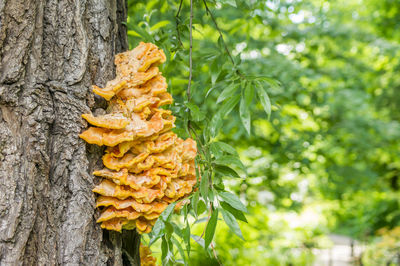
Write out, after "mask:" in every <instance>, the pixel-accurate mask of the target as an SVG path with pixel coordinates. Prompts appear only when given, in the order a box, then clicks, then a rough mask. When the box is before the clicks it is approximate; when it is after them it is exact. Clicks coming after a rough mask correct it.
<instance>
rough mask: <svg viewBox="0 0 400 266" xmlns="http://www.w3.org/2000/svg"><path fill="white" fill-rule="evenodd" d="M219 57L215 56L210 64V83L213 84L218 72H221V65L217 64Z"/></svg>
mask: <svg viewBox="0 0 400 266" xmlns="http://www.w3.org/2000/svg"><path fill="white" fill-rule="evenodd" d="M219 61H220V59H219V57H217V58H216V59H215V60H214V61H213V62H212V63H211V66H210V75H211V83H212V84H213V85H214V84H215V81H216V80H217V78H218V76H219V74H220V73H221V67H220V65H219Z"/></svg>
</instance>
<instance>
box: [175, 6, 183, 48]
mask: <svg viewBox="0 0 400 266" xmlns="http://www.w3.org/2000/svg"><path fill="white" fill-rule="evenodd" d="M182 3H183V0H181V2H180V4H179V8H178V12H176V15H175V24H176V33H177V35H178V41H179V44H180V45H181V46H182V47H183V43H182V40H181V33H180V32H179V24H180V21H179V15H180V13H181V10H182Z"/></svg>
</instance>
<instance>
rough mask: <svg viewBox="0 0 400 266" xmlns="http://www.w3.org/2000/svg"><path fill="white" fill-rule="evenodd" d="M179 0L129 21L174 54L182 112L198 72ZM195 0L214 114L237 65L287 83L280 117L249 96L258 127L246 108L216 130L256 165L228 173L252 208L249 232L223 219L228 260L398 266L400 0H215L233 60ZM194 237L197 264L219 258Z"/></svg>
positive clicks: (202, 91)
mask: <svg viewBox="0 0 400 266" xmlns="http://www.w3.org/2000/svg"><path fill="white" fill-rule="evenodd" d="M180 3H181V2H180V1H179V0H174V1H172V0H168V1H159V0H144V1H139V0H129V1H128V13H129V14H128V21H127V26H128V38H129V42H130V46H131V48H132V47H135V46H136V45H137V44H138V42H139V41H152V42H155V43H156V44H157V45H159V46H160V47H162V48H163V49H164V51H165V52H166V54H167V57H168V61H167V63H166V64H165V66H163V68H162V71H163V75H164V76H165V77H166V78H167V81H168V83H169V91H170V92H171V93H172V95H173V97H174V99H175V102H176V104H175V105H174V106H173V107H172V109H173V110H174V112H175V115H176V116H177V117H178V121H180V116H181V112H182V111H181V109H179V103H182V102H183V101H184V99H185V98H184V95H185V90H186V87H187V83H188V76H189V67H188V62H189V59H188V47H189V45H188V40H189V26H188V25H189V17H190V13H189V12H190V10H189V1H186V0H185V1H182V5H181V10H180V13H179V17H178V18H177V17H176V14H177V12H178V10H179V6H180ZM193 3H194V12H193V13H194V20H193V26H194V29H193V84H192V91H193V92H192V94H193V96H192V100H193V101H194V102H195V103H196V105H197V106H198V107H199V108H200V110H201V111H202V112H203V113H205V114H206V118H205V119H208V118H211V117H212V114H214V113H216V112H217V111H218V107H219V104H218V103H219V102H221V101H222V100H223V99H222V98H224V97H228V95H225V96H224V95H223V94H222V92H223V91H224V88H225V87H226V86H227V85H226V84H227V83H226V82H227V79H228V77H229V75H231V72H235V71H236V69H239V70H240V72H241V73H244V75H249V76H250V75H254V76H257V75H263V76H267V77H270V78H271V83H270V84H275V83H274V81H276V86H268V88H267V89H266V91H267V92H268V95H269V98H270V99H271V103H272V113H271V116H270V117H269V118H268V117H267V115H266V113H265V112H264V110H263V106H262V105H261V104H260V103H258V102H257V101H255V100H254V101H253V102H251V103H250V104H249V108H250V112H251V135H249V134H248V133H247V132H246V130H245V128H244V127H243V125H242V123H241V121H240V115H239V111H238V110H237V109H238V108H235V109H234V110H233V111H232V112H231V113H230V114H229V116H228V117H227V118H226V119H225V120H224V122H223V127H222V128H221V132H220V133H219V134H218V136H217V137H216V138H217V139H218V140H221V141H224V142H226V143H229V144H231V145H232V146H233V147H235V148H236V150H237V152H238V153H239V156H240V158H241V160H242V162H243V163H244V164H245V166H246V168H247V171H248V175H247V176H242V178H237V179H226V180H224V184H225V186H226V188H227V189H228V190H230V191H232V192H234V193H235V194H236V195H239V196H240V199H241V200H242V202H243V203H245V205H246V206H247V208H248V210H249V213H248V214H247V215H246V218H247V220H248V223H245V222H239V224H240V228H241V230H242V233H243V236H244V238H245V240H244V241H243V240H241V239H240V238H238V237H236V236H235V235H234V234H232V233H231V232H230V231H229V229H228V227H227V226H226V225H225V224H224V223H222V222H221V223H219V224H218V227H217V231H216V235H215V238H214V241H215V251H216V254H217V255H218V259H219V261H220V263H221V264H223V265H400V227H399V226H400V202H399V199H400V197H399V196H400V192H399V189H400V180H399V175H400V160H399V158H400V145H399V144H400V141H399V140H400V123H399V122H400V121H399V119H400V73H399V70H400V61H399V59H400V49H399V48H400V43H399V41H400V39H399V38H400V30H399V27H400V1H399V0H352V1H345V0H343V1H301V0H286V1H284V0H282V1H258V0H243V1H242V0H218V1H206V3H207V4H208V8H209V9H210V11H211V13H212V14H213V18H214V19H215V21H216V22H217V25H218V28H219V30H220V32H221V33H222V34H223V37H224V41H225V43H226V45H227V48H228V50H229V52H230V53H231V56H232V58H233V59H234V63H235V67H233V66H234V65H233V64H232V62H230V58H229V55H227V52H226V50H225V46H224V43H223V42H222V40H221V38H220V37H219V36H220V34H219V31H218V28H216V26H215V24H214V22H213V20H212V17H211V16H210V15H208V14H207V12H206V8H205V5H204V1H201V0H197V1H193ZM236 66H237V68H236ZM278 84H279V85H278ZM226 93H228V94H229V93H234V91H226V92H225V94H226ZM221 95H222V96H221ZM177 126H178V128H179V127H180V126H179V122H178V123H177ZM180 128H182V127H180ZM177 132H178V133H179V134H181V135H182V136H184V137H187V135H185V134H186V133H185V132H184V131H179V130H177ZM176 219H177V220H179V217H176ZM204 222H205V220H201V219H200V220H199V221H197V222H196V223H195V224H194V225H193V227H192V228H193V229H192V231H193V232H196V231H197V234H198V235H200V234H201V231H202V230H203V227H204ZM192 248H193V250H192V252H191V254H190V260H189V261H190V264H191V265H219V262H218V261H217V260H216V259H215V258H212V257H209V256H208V255H207V254H206V253H205V252H204V250H203V249H202V248H201V247H200V246H199V245H197V244H196V243H195V242H194V241H193V243H192ZM152 250H153V252H154V253H155V254H158V253H159V246H158V245H157V244H155V245H153V246H152ZM158 261H160V260H158Z"/></svg>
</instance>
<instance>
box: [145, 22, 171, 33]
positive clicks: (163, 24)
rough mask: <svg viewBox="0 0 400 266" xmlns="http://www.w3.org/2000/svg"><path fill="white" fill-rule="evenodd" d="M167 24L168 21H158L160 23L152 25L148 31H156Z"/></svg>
mask: <svg viewBox="0 0 400 266" xmlns="http://www.w3.org/2000/svg"><path fill="white" fill-rule="evenodd" d="M169 23H170V21H169V20H162V21H160V22H158V23H156V24H154V25H153V26H152V27H151V28H150V31H155V30H158V29H159V28H162V27H165V26H167V25H168V24H169Z"/></svg>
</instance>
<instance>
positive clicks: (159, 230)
mask: <svg viewBox="0 0 400 266" xmlns="http://www.w3.org/2000/svg"><path fill="white" fill-rule="evenodd" d="M164 229H165V223H164V221H163V220H162V219H157V221H156V223H155V224H154V227H153V230H152V232H151V233H152V235H153V237H152V238H151V239H150V243H149V245H150V246H151V245H152V244H154V242H156V241H157V239H159V238H160V237H161V236H163V235H164Z"/></svg>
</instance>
